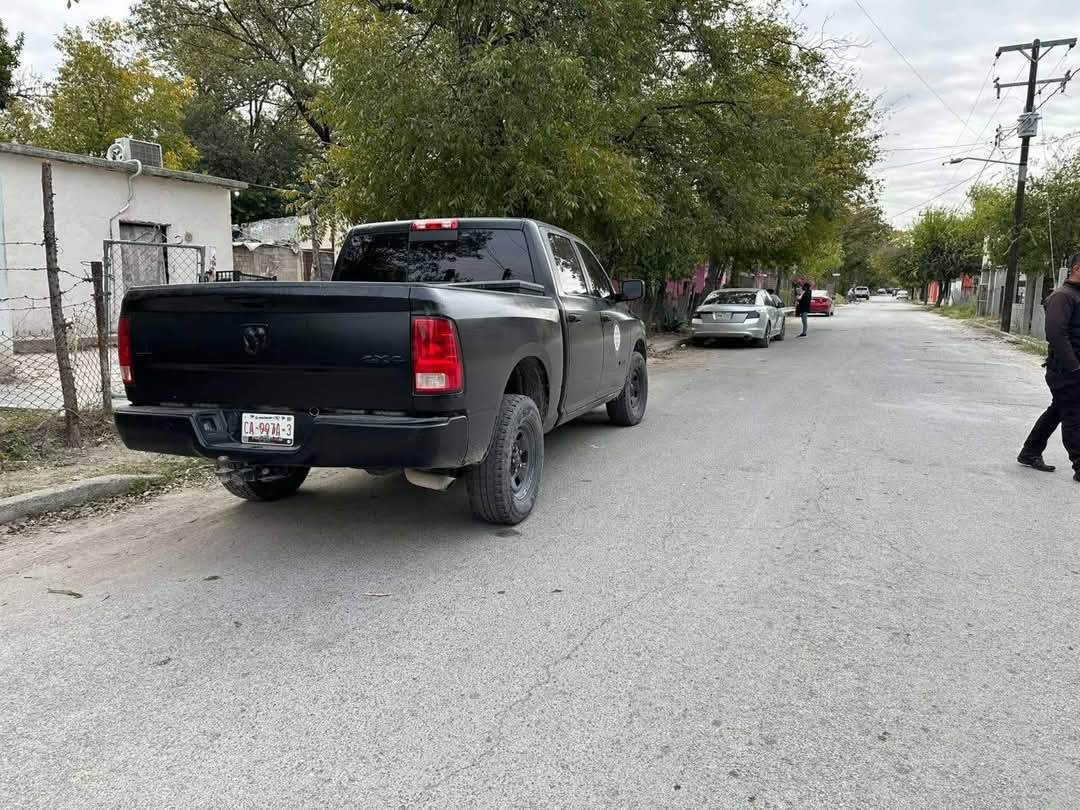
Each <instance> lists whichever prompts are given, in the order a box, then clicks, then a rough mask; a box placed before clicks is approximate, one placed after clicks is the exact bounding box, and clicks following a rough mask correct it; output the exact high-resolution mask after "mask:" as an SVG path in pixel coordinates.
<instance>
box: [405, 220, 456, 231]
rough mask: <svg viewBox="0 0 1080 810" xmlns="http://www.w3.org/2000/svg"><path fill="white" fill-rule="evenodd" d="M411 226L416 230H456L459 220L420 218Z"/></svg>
mask: <svg viewBox="0 0 1080 810" xmlns="http://www.w3.org/2000/svg"><path fill="white" fill-rule="evenodd" d="M410 228H411V229H412V230H414V231H456V230H457V229H458V221H457V220H456V219H418V220H415V221H414V222H413V223H412V225H411V226H410Z"/></svg>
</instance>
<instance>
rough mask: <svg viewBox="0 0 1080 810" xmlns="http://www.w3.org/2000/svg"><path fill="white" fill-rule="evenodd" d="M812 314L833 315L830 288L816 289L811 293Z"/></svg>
mask: <svg viewBox="0 0 1080 810" xmlns="http://www.w3.org/2000/svg"><path fill="white" fill-rule="evenodd" d="M810 314H811V315H825V316H826V317H831V316H832V314H833V300H832V298H831V297H830V296H829V292H828V290H814V291H813V292H812V293H810Z"/></svg>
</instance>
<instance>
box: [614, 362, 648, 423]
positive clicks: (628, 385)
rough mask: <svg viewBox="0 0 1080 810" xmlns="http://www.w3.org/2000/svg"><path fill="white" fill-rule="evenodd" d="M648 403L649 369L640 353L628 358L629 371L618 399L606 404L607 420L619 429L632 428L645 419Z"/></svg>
mask: <svg viewBox="0 0 1080 810" xmlns="http://www.w3.org/2000/svg"><path fill="white" fill-rule="evenodd" d="M648 403H649V368H648V366H647V365H646V364H645V357H644V355H642V354H641V352H634V354H633V355H632V356H631V357H630V371H629V372H628V373H627V375H626V382H625V383H623V390H622V393H621V394H619V398H618V399H613V400H612V401H611V402H609V403H608V404H607V413H608V419H610V420H611V422H612V424H616V425H619V426H620V427H633V426H634V425H636V424H638V423H639V422H640V421H641V420H642V419H644V418H645V407H646V406H647V405H648Z"/></svg>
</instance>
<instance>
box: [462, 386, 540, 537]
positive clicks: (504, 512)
mask: <svg viewBox="0 0 1080 810" xmlns="http://www.w3.org/2000/svg"><path fill="white" fill-rule="evenodd" d="M543 472H544V424H543V422H542V421H541V420H540V411H538V410H537V408H536V403H535V402H533V401H532V399H530V398H529V397H526V396H521V395H519V394H507V395H506V396H504V397H503V398H502V404H501V405H500V407H499V415H498V416H497V417H496V419H495V432H494V434H493V435H492V437H491V444H490V445H489V447H488V451H487V455H486V456H485V457H484V460H483V461H481V462H480V463H479V464H477V465H475V466H473V467H469V468H468V470H466V472H465V487H466V489H467V490H468V493H469V507H470V508H471V509H472V513H473V514H474V515H475V516H476V517H478V518H480V519H481V520H486V521H487V522H488V523H500V524H503V525H506V526H515V525H517V524H518V523H521V521H523V520H524V519H525V518H527V517H528V516H529V513H530V512H532V509H533V506H534V505H535V504H536V499H537V497H538V496H539V495H540V480H541V478H542V476H543Z"/></svg>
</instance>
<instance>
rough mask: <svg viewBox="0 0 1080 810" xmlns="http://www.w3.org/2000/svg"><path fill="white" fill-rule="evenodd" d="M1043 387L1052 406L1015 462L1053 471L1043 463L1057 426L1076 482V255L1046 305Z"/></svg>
mask: <svg viewBox="0 0 1080 810" xmlns="http://www.w3.org/2000/svg"><path fill="white" fill-rule="evenodd" d="M1046 340H1047V343H1049V346H1050V351H1049V355H1048V356H1047V359H1046V384H1047V386H1048V387H1049V388H1050V394H1051V397H1052V402H1051V403H1050V407H1049V408H1047V409H1046V412H1045V413H1043V415H1042V416H1040V417H1039V420H1038V421H1037V422H1036V423H1035V427H1034V428H1032V431H1031V434H1030V435H1029V436H1028V439H1027V441H1026V442H1025V443H1024V449H1023V450H1021V451H1020V455H1019V456H1018V457H1017V459H1016V460H1017V461H1019V462H1020V463H1021V464H1023V465H1024V466H1026V467H1031V468H1033V469H1036V470H1040V471H1042V472H1053V471H1054V468H1053V467H1052V466H1051V465H1049V464H1047V463H1046V462H1045V461H1043V457H1042V454H1043V451H1045V450H1046V444H1047V442H1049V441H1050V436H1052V435H1053V433H1054V430H1055V429H1057V426H1058V424H1059V423H1060V424H1061V441H1062V443H1063V444H1064V445H1065V450H1066V452H1067V453H1068V454H1069V461H1071V462H1072V466H1073V471H1074V475H1073V479H1074V480H1076V481H1080V253H1075V254H1073V256H1072V258H1071V259H1070V260H1069V276H1068V278H1066V279H1065V284H1064V285H1062V287H1061V288H1060V289H1058V290H1057V291H1056V292H1054V294H1053V295H1051V296H1050V298H1048V299H1047V301H1046Z"/></svg>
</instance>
